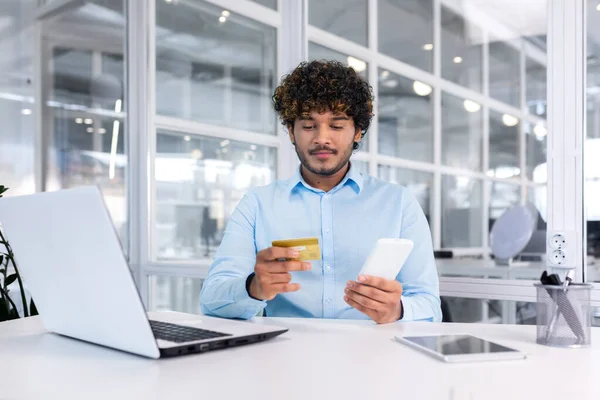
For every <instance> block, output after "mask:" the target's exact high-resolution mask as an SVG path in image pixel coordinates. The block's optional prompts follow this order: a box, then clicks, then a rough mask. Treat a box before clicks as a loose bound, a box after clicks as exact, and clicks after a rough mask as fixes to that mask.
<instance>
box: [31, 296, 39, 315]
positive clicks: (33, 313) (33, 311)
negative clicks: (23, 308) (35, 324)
mask: <svg viewBox="0 0 600 400" xmlns="http://www.w3.org/2000/svg"><path fill="white" fill-rule="evenodd" d="M29 315H30V316H34V315H40V313H39V312H38V310H37V307H36V306H35V303H34V302H33V299H31V303H30V304H29Z"/></svg>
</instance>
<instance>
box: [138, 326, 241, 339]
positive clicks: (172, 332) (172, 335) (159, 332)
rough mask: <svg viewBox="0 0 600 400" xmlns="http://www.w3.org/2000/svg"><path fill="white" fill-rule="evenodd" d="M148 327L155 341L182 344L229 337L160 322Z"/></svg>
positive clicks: (224, 334) (218, 333) (219, 333)
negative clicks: (160, 340)
mask: <svg viewBox="0 0 600 400" xmlns="http://www.w3.org/2000/svg"><path fill="white" fill-rule="evenodd" d="M150 327H151V328H152V332H153V333H154V337H155V338H156V339H162V340H168V341H169V342H175V343H183V342H193V341H196V340H203V339H214V338H218V337H225V336H231V335H229V334H227V333H221V332H214V331H209V330H206V329H199V328H193V327H191V326H183V325H177V324H170V323H168V322H162V321H150Z"/></svg>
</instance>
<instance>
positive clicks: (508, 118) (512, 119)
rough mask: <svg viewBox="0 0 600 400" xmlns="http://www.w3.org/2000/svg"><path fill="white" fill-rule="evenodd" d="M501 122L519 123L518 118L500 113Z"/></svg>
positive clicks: (511, 124)
mask: <svg viewBox="0 0 600 400" xmlns="http://www.w3.org/2000/svg"><path fill="white" fill-rule="evenodd" d="M502 122H503V123H504V125H506V126H515V125H517V124H518V123H519V119H518V118H517V117H515V116H512V115H510V114H502Z"/></svg>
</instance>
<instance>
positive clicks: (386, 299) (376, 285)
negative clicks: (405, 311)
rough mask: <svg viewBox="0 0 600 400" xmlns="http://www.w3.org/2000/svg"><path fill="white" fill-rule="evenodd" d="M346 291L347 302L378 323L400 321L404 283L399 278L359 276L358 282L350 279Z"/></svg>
mask: <svg viewBox="0 0 600 400" xmlns="http://www.w3.org/2000/svg"><path fill="white" fill-rule="evenodd" d="M344 291H345V293H346V296H344V300H345V301H346V303H348V304H349V305H350V306H351V307H353V308H355V309H357V310H358V311H360V312H362V313H363V314H366V315H367V316H369V317H370V318H371V319H372V320H373V321H375V322H377V323H378V324H387V323H389V322H395V321H398V320H399V319H400V316H401V315H402V304H401V302H400V298H401V296H402V285H401V284H400V282H398V281H397V280H387V279H383V278H378V277H375V276H359V277H358V282H355V281H348V284H347V285H346V289H345V290H344Z"/></svg>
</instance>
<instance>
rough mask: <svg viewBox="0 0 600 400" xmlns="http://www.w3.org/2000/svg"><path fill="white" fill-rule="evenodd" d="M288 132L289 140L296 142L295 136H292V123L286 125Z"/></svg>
mask: <svg viewBox="0 0 600 400" xmlns="http://www.w3.org/2000/svg"><path fill="white" fill-rule="evenodd" d="M287 128H288V134H289V135H290V141H291V142H292V144H293V145H295V144H296V138H295V137H294V125H288V127H287Z"/></svg>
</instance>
